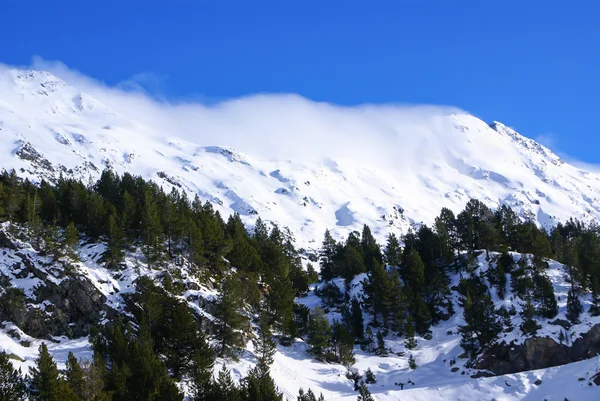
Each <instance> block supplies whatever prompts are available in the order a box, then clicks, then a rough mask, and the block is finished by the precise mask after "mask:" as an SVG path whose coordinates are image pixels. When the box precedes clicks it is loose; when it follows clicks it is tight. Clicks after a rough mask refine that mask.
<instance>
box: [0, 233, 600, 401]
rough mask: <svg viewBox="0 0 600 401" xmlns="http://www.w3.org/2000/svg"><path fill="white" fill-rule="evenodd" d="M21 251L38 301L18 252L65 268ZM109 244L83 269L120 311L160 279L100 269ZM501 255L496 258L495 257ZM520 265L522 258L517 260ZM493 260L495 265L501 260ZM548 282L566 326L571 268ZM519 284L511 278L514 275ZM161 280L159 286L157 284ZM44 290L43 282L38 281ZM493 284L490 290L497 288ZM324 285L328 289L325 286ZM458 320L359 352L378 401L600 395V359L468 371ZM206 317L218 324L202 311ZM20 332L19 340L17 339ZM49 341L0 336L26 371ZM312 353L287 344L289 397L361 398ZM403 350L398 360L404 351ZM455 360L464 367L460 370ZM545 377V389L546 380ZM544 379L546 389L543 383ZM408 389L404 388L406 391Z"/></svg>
mask: <svg viewBox="0 0 600 401" xmlns="http://www.w3.org/2000/svg"><path fill="white" fill-rule="evenodd" d="M14 242H15V243H16V245H17V249H14V250H11V249H5V250H4V251H3V254H2V256H0V273H2V274H4V275H6V276H7V277H9V278H10V280H11V282H13V283H14V285H16V286H19V287H22V288H24V289H25V290H26V293H27V294H31V291H30V289H31V286H32V285H33V284H34V283H33V282H32V281H31V280H19V279H18V278H17V277H15V276H14V275H15V274H16V272H15V269H14V261H13V259H14V258H15V257H16V255H17V254H21V255H26V256H27V257H28V258H29V259H30V260H31V261H32V262H33V263H34V264H35V265H36V266H38V268H39V269H40V270H41V271H44V270H47V269H52V268H57V267H56V266H52V264H51V263H48V261H47V260H46V259H45V257H42V256H39V255H37V254H36V252H35V251H34V250H33V249H32V248H31V247H30V245H29V244H28V243H26V242H23V241H19V240H14ZM103 247H104V245H103V244H94V243H89V244H84V245H82V246H81V247H80V249H79V258H80V261H79V262H74V266H75V269H76V271H77V272H78V273H79V274H81V275H82V276H83V277H86V278H87V279H89V280H90V281H91V282H92V283H93V284H94V286H95V287H96V288H97V289H98V290H99V291H100V292H102V293H103V294H104V295H105V296H106V297H107V303H108V304H109V305H110V306H111V307H114V308H116V309H122V306H123V295H124V294H128V293H130V292H132V291H134V286H133V281H134V280H135V279H136V278H138V277H140V276H142V275H145V276H149V277H151V278H153V279H155V280H156V279H157V277H156V276H157V274H160V272H158V271H156V270H152V269H148V268H146V266H145V265H144V263H143V262H142V261H141V260H143V259H140V258H139V255H137V254H135V253H128V255H127V258H126V261H125V265H126V267H125V269H124V270H123V271H118V272H115V271H110V270H107V269H105V268H104V267H103V266H102V265H101V264H99V263H97V260H98V257H99V255H100V254H101V252H102V250H103ZM497 256H498V254H492V258H494V257H497ZM513 257H514V259H515V260H518V259H519V258H521V257H522V255H519V254H513ZM492 263H493V262H492ZM489 267H490V266H489V263H488V261H486V260H485V257H484V255H483V254H482V255H480V256H479V258H478V267H477V268H476V269H475V270H474V271H473V273H472V274H474V275H479V274H480V273H481V272H485V271H486V270H487V269H488V268H489ZM173 268H175V269H177V270H179V271H180V272H181V274H182V276H183V278H184V281H186V282H189V281H195V280H196V279H195V278H193V277H191V276H188V274H187V272H186V269H185V268H181V267H179V266H173ZM547 275H548V277H549V278H550V280H551V282H552V284H553V287H554V290H555V293H556V295H557V296H558V297H559V308H560V309H559V314H558V316H556V318H557V319H564V318H565V316H564V313H565V303H566V292H567V291H568V288H569V284H568V283H567V272H566V269H565V267H564V266H563V265H561V264H559V263H556V262H553V261H549V268H548V270H547ZM509 277H510V276H509ZM363 279H365V275H364V274H363V275H360V276H357V277H356V278H355V279H354V280H353V281H352V283H351V285H350V291H351V295H352V296H360V295H361V294H362V283H361V282H362V280H363ZM452 280H453V282H454V283H457V282H458V276H457V275H453V276H452ZM156 281H157V282H158V280H156ZM335 282H336V283H337V284H338V286H339V287H340V288H343V287H344V283H343V280H341V279H337V280H336V281H335ZM37 284H39V283H37ZM195 284H196V285H195V286H194V288H197V289H195V290H189V289H188V290H186V291H185V292H184V293H183V297H184V298H185V299H187V301H188V302H189V305H190V307H192V308H194V309H196V310H198V311H203V309H202V306H201V305H200V304H199V301H198V300H199V299H204V300H208V301H209V302H210V300H211V299H212V298H214V296H215V293H214V291H211V290H209V289H207V288H206V287H204V286H203V285H202V284H201V283H199V282H197V281H195ZM488 284H489V283H488ZM320 285H322V284H320ZM507 289H508V292H507V295H506V297H505V300H500V299H498V297H497V296H496V295H495V292H494V291H492V294H493V301H494V303H495V305H496V307H500V306H507V307H508V306H510V305H514V306H515V307H516V308H517V309H518V310H520V307H521V306H520V305H521V303H522V300H519V299H515V298H514V296H513V294H511V292H510V282H509V283H508V284H507ZM581 299H582V303H583V305H584V309H585V311H587V310H588V309H589V304H590V302H591V299H590V296H589V295H588V296H582V298H581ZM454 301H455V308H456V313H455V314H454V315H453V316H452V317H451V318H450V320H448V321H446V322H441V323H440V324H439V325H437V326H435V327H433V328H432V337H431V339H429V340H427V339H424V338H421V337H417V338H416V339H417V343H418V345H417V348H416V349H415V350H407V349H406V348H405V345H404V339H403V338H398V337H396V336H395V335H394V334H393V333H390V334H389V335H388V336H387V337H386V339H385V341H386V347H387V348H389V349H391V352H390V353H389V356H377V355H374V354H373V353H367V352H363V351H361V350H360V347H359V346H356V347H355V356H356V363H355V364H354V365H353V366H352V369H353V370H356V371H358V372H359V373H361V374H364V372H365V371H366V370H367V369H368V368H370V369H371V370H372V371H373V372H374V373H375V375H376V377H377V383H375V384H372V385H370V386H369V388H370V391H371V392H372V394H373V395H374V397H375V399H376V400H377V401H392V400H398V399H400V400H404V401H421V400H426V401H437V400H440V401H441V400H492V399H495V400H507V401H508V400H544V399H545V400H548V401H563V400H564V399H565V398H567V399H569V400H571V401H574V400H575V401H577V400H581V401H583V400H590V399H596V398H597V397H599V396H600V387H598V386H595V385H590V383H591V381H590V379H591V378H592V377H593V376H594V375H595V374H596V373H597V372H600V359H598V358H594V359H591V360H587V361H582V362H577V363H573V364H568V365H565V366H560V367H554V368H548V369H542V370H536V371H528V372H523V373H517V374H510V375H504V376H498V377H492V378H479V379H475V378H472V377H471V375H472V374H473V373H475V371H473V370H471V369H468V368H466V367H465V366H464V364H465V362H466V360H465V359H460V358H459V356H460V355H461V354H462V353H463V350H462V349H461V347H460V335H459V334H458V333H457V328H458V326H459V325H462V324H464V321H463V319H462V309H461V307H460V305H459V304H458V294H456V293H454ZM296 302H298V303H301V304H304V305H307V306H308V307H309V308H314V307H316V306H322V305H321V300H320V299H319V297H318V296H316V295H315V293H314V291H311V292H310V293H309V294H308V295H307V296H305V297H302V298H298V299H296ZM202 313H203V314H204V315H205V316H206V317H207V318H209V319H210V318H211V316H210V315H208V314H206V311H204V312H202ZM329 317H330V318H331V319H333V318H339V313H338V312H337V311H336V310H335V309H332V310H331V312H330V313H329ZM370 320H371V317H370V316H369V314H368V313H365V324H367V323H368V322H370ZM520 322H521V320H520V317H519V315H516V316H513V317H512V324H513V326H515V327H516V329H515V330H514V331H513V332H511V333H503V334H502V335H501V338H500V340H501V341H506V342H510V341H514V342H515V343H516V344H518V343H521V342H522V341H523V340H524V338H523V337H522V336H521V332H520V330H519V329H518V327H519V325H520ZM538 322H539V323H540V324H542V329H541V330H540V331H539V335H540V336H549V337H552V338H554V339H557V338H558V337H557V334H558V332H559V330H561V327H560V326H557V325H552V324H550V322H549V320H548V319H538ZM595 324H600V317H591V316H590V315H589V314H587V312H585V313H583V314H582V315H581V323H580V324H578V325H575V326H573V327H571V328H570V329H569V331H568V335H569V337H570V339H569V341H570V342H572V341H574V340H575V339H576V338H577V337H578V336H579V335H580V334H582V333H585V332H587V330H589V328H590V327H591V326H592V325H595ZM15 332H16V333H18V336H16V335H15ZM40 342H41V340H39V339H35V338H31V337H30V336H28V335H26V334H25V333H23V332H22V331H21V330H20V329H19V328H17V327H15V326H14V325H13V324H10V323H6V324H5V327H3V328H2V329H0V349H3V350H6V351H7V352H9V353H10V354H13V355H14V356H16V357H18V359H17V360H15V361H14V364H15V365H16V366H19V367H21V368H23V371H25V372H26V371H27V369H28V367H29V366H32V365H33V362H34V360H35V358H36V357H37V347H38V346H39V344H40ZM46 342H47V343H48V345H49V349H50V352H51V353H52V355H53V356H54V358H55V359H56V360H57V362H59V367H62V366H64V362H65V361H66V358H67V355H68V352H69V351H72V352H74V353H75V354H76V355H77V356H78V357H79V358H84V359H85V358H88V359H89V358H90V357H91V349H90V345H89V343H88V341H87V338H85V337H84V338H80V339H67V338H65V337H61V338H56V337H55V338H53V341H50V342H48V341H46ZM307 350H308V346H307V345H306V344H305V343H304V342H303V341H302V340H298V341H296V342H295V343H294V344H293V345H292V346H291V347H282V346H279V347H278V352H277V354H276V355H275V358H274V363H273V365H272V367H271V374H272V376H273V378H274V380H275V382H276V383H277V385H278V387H279V388H280V390H281V391H283V392H284V394H285V395H286V397H287V399H288V400H294V399H295V396H296V395H297V393H298V390H299V389H300V388H304V389H305V390H306V389H308V388H311V389H312V390H313V391H315V392H316V393H317V394H318V393H323V395H324V396H325V399H326V400H328V401H350V400H352V401H354V400H356V396H357V393H356V392H355V391H354V390H353V383H352V381H351V380H349V379H347V378H346V376H345V374H346V368H345V367H344V366H341V365H337V364H327V363H323V362H318V361H316V360H315V359H314V358H313V357H312V356H311V354H309V353H308V352H307ZM399 352H404V355H402V356H399V355H398V354H397V353H399ZM411 354H412V355H413V356H414V357H415V359H416V362H417V365H418V367H417V368H416V369H415V370H411V369H410V368H409V365H408V357H409V355H411ZM451 361H453V362H455V363H452V362H451ZM254 363H256V356H255V355H254V354H253V346H252V342H249V343H248V346H247V350H246V351H245V352H244V353H243V354H242V355H241V356H240V361H239V362H233V361H230V360H227V361H224V360H219V361H218V362H217V366H216V367H215V371H218V370H219V369H220V366H221V365H222V364H226V365H227V367H228V368H229V369H230V370H231V371H232V374H233V376H234V378H236V379H238V380H239V379H240V378H242V377H243V376H245V375H246V373H247V372H248V370H249V369H250V368H251V367H252V366H253V365H254ZM538 380H540V381H541V382H539V381H538ZM536 382H537V384H535V383H536ZM398 383H404V387H403V388H401V386H399V385H398Z"/></svg>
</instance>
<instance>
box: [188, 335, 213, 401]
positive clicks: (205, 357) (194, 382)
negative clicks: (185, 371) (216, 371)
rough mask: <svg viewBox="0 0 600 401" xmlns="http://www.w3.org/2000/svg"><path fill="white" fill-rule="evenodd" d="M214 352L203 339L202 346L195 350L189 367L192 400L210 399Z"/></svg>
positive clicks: (207, 400) (205, 400) (204, 400)
mask: <svg viewBox="0 0 600 401" xmlns="http://www.w3.org/2000/svg"><path fill="white" fill-rule="evenodd" d="M214 364H215V353H214V351H213V350H212V348H210V346H209V345H208V344H207V343H206V342H205V341H204V346H203V347H202V348H200V349H199V350H197V351H196V353H195V355H194V359H193V361H192V366H191V369H190V374H189V376H190V379H191V383H190V390H191V394H192V399H193V400H194V401H211V399H210V395H211V391H213V389H212V376H213V366H214Z"/></svg>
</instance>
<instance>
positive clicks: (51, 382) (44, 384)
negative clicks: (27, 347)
mask: <svg viewBox="0 0 600 401" xmlns="http://www.w3.org/2000/svg"><path fill="white" fill-rule="evenodd" d="M38 351H39V355H38V358H37V359H36V360H35V366H33V367H30V368H29V376H30V385H29V394H30V398H31V399H32V400H33V401H55V400H56V398H55V397H56V394H57V392H58V382H59V380H60V378H59V372H58V368H57V367H56V363H55V362H54V359H52V356H51V355H50V353H49V352H48V347H47V346H46V343H42V344H41V345H40V347H39V349H38ZM56 401H58V400H56Z"/></svg>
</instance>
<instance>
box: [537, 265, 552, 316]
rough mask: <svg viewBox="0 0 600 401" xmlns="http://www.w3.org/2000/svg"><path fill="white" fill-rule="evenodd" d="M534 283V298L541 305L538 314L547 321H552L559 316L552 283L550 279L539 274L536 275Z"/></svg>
mask: <svg viewBox="0 0 600 401" xmlns="http://www.w3.org/2000/svg"><path fill="white" fill-rule="evenodd" d="M533 282H534V291H533V297H534V299H535V300H536V301H537V302H538V305H539V310H538V313H539V314H540V315H541V316H543V317H545V318H546V319H552V318H553V317H554V316H556V315H557V314H558V304H557V302H556V298H555V296H554V287H553V286H552V283H551V282H550V280H549V279H548V277H546V276H545V275H543V274H540V273H537V272H536V273H534V276H533Z"/></svg>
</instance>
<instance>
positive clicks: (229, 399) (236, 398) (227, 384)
mask: <svg viewBox="0 0 600 401" xmlns="http://www.w3.org/2000/svg"><path fill="white" fill-rule="evenodd" d="M194 400H198V399H197V398H195V399H194ZM208 400H210V401H212V400H215V401H216V400H223V401H242V394H241V392H240V389H239V388H238V387H237V386H236V384H235V382H234V381H233V379H232V377H231V372H229V370H228V369H227V367H225V365H223V367H222V368H221V370H220V371H219V374H218V375H217V380H216V381H215V383H214V385H213V386H212V391H211V398H207V401H208Z"/></svg>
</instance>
